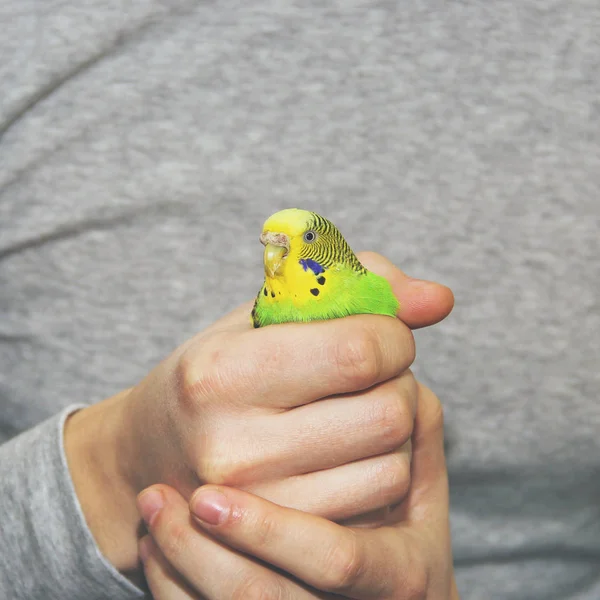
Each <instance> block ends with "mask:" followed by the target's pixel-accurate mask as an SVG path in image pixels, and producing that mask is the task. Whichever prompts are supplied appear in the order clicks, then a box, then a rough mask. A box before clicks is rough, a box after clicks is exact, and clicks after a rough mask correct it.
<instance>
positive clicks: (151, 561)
mask: <svg viewBox="0 0 600 600" xmlns="http://www.w3.org/2000/svg"><path fill="white" fill-rule="evenodd" d="M139 555H140V558H141V560H142V564H143V566H144V575H145V577H146V582H147V584H148V587H149V588H150V591H151V592H152V598H154V600H198V599H199V598H200V596H199V595H198V594H196V593H195V592H194V591H193V590H192V589H191V588H190V587H189V586H188V585H187V584H186V583H185V581H184V580H183V579H182V578H181V577H180V576H179V574H178V573H177V571H175V569H173V567H172V566H171V565H170V564H169V563H168V562H167V560H166V559H165V557H164V556H163V554H162V552H161V551H160V549H159V548H158V546H157V545H156V544H155V543H154V541H153V540H152V538H151V537H150V536H149V535H147V536H145V537H143V538H142V539H141V540H140V542H139Z"/></svg>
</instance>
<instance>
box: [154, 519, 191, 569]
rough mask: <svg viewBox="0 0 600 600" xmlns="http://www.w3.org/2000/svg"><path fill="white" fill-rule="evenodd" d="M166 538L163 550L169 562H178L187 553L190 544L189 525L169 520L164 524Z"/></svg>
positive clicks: (162, 546) (164, 538)
mask: <svg viewBox="0 0 600 600" xmlns="http://www.w3.org/2000/svg"><path fill="white" fill-rule="evenodd" d="M163 527H164V537H163V542H162V544H161V550H162V552H163V554H164V555H165V556H166V557H167V559H168V560H169V562H175V563H176V562H177V559H178V557H180V556H181V555H182V554H184V553H185V552H186V549H187V548H188V546H189V544H190V533H189V525H188V524H187V523H182V522H179V521H176V520H175V519H168V520H166V521H165V522H164V523H163Z"/></svg>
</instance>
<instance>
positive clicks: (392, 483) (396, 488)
mask: <svg viewBox="0 0 600 600" xmlns="http://www.w3.org/2000/svg"><path fill="white" fill-rule="evenodd" d="M374 479H375V481H374V489H376V490H378V491H379V494H380V497H381V503H382V506H389V505H392V504H396V503H398V502H400V501H401V500H402V499H403V498H404V497H405V496H406V494H407V493H408V490H409V487H410V459H409V457H408V455H407V453H406V452H394V453H393V454H390V455H387V456H385V457H384V458H383V459H382V460H381V461H380V462H378V464H377V466H376V467H375V473H374Z"/></svg>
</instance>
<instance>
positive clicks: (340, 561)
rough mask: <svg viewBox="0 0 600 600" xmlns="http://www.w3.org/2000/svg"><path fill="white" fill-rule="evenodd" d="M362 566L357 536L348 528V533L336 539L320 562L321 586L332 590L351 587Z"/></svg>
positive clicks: (337, 590) (359, 574) (339, 590)
mask: <svg viewBox="0 0 600 600" xmlns="http://www.w3.org/2000/svg"><path fill="white" fill-rule="evenodd" d="M363 566H364V560H363V557H362V553H361V551H360V547H359V542H358V537H357V535H356V533H354V532H352V531H351V530H350V535H349V536H348V537H345V538H343V541H342V540H339V539H338V540H336V543H334V544H333V545H332V546H331V547H330V548H329V551H328V552H327V554H326V555H325V560H324V561H323V564H322V569H323V576H322V580H323V582H324V586H323V588H324V589H325V590H327V591H332V592H343V591H344V590H348V589H351V588H352V587H353V586H354V585H355V584H356V582H357V581H358V580H359V578H360V576H361V574H362V570H363Z"/></svg>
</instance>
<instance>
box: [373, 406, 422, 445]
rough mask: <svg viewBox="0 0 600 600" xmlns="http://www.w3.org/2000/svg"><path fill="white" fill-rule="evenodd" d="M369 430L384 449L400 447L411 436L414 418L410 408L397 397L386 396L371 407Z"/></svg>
mask: <svg viewBox="0 0 600 600" xmlns="http://www.w3.org/2000/svg"><path fill="white" fill-rule="evenodd" d="M370 420H371V424H370V425H371V428H372V429H373V430H374V431H376V432H377V437H378V439H379V440H380V441H381V443H382V444H383V445H384V446H385V448H387V449H389V450H391V449H393V448H397V447H398V446H402V444H404V443H405V442H406V441H407V440H408V439H409V438H410V436H411V434H412V430H413V423H414V418H413V416H412V412H411V410H410V407H407V406H406V403H405V402H400V401H399V400H398V397H397V395H386V396H384V397H383V398H381V399H380V400H378V401H376V402H374V403H373V404H372V406H371V414H370Z"/></svg>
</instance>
